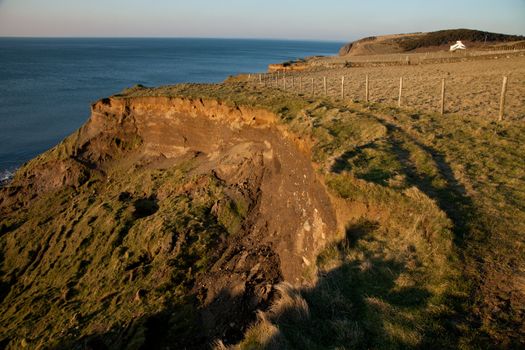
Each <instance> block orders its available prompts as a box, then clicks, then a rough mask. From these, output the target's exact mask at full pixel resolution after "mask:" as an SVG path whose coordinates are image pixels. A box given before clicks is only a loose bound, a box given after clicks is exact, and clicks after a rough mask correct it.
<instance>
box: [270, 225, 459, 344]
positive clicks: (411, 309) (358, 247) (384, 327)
mask: <svg viewBox="0 0 525 350" xmlns="http://www.w3.org/2000/svg"><path fill="white" fill-rule="evenodd" d="M377 227H378V226H377V223H374V222H371V221H362V222H359V223H358V224H356V225H353V226H350V227H348V228H347V230H346V238H345V239H343V240H342V241H340V242H337V243H335V244H334V245H332V246H331V247H328V248H327V249H326V250H325V251H324V252H323V253H321V254H320V256H319V261H318V263H319V264H320V266H322V265H323V264H324V263H326V261H327V260H330V259H336V260H339V261H340V262H341V263H340V265H339V266H338V267H336V268H334V269H331V270H329V271H327V272H325V273H322V274H321V275H320V278H319V281H318V283H317V284H316V285H315V286H314V287H313V288H310V289H306V290H302V291H300V294H301V296H302V298H304V299H305V300H306V301H307V303H308V306H309V310H308V311H309V313H308V317H303V318H302V319H300V320H298V319H297V317H295V318H294V317H292V316H293V315H294V314H295V315H296V314H297V310H295V309H294V308H287V309H286V308H285V309H284V310H281V311H280V312H279V313H278V315H274V316H273V318H274V319H272V321H273V322H274V323H275V324H276V325H277V326H278V328H279V330H280V334H279V335H278V336H279V337H282V338H284V343H286V344H287V345H288V346H287V347H288V348H292V349H343V348H344V349H383V348H385V349H410V348H412V349H415V348H425V349H447V348H455V347H456V346H457V342H456V337H455V335H454V334H453V333H451V332H450V331H449V330H447V327H446V326H443V324H442V323H443V319H442V317H443V316H445V315H442V314H439V312H436V313H434V316H433V317H430V318H427V317H422V316H421V314H422V312H423V310H424V309H426V308H427V306H428V304H429V303H430V299H431V298H432V297H433V295H432V293H431V292H430V291H428V290H427V289H425V288H424V287H423V286H418V285H406V286H400V285H399V283H397V282H396V281H397V280H398V279H399V278H401V277H402V275H403V274H406V273H409V272H408V268H407V266H406V264H405V263H403V262H400V261H396V260H393V259H389V258H385V256H384V255H383V254H382V253H381V251H380V250H376V249H373V250H372V249H367V248H365V245H363V244H360V242H365V241H372V240H373V237H372V235H371V233H372V232H373V231H374V230H376V229H377ZM367 246H370V247H372V246H373V245H367ZM352 251H354V252H356V251H358V252H359V253H360V254H361V253H362V255H363V256H362V258H360V259H349V258H348V257H350V256H352V255H351V254H350V253H351V252H352ZM289 320H293V322H290V321H289ZM440 332H443V333H442V334H440ZM268 343H270V344H272V343H273V344H277V343H279V341H277V340H274V341H270V342H268ZM280 343H283V341H282V340H281V341H280ZM263 348H265V347H263ZM267 348H271V347H267Z"/></svg>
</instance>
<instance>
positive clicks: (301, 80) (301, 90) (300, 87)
mask: <svg viewBox="0 0 525 350" xmlns="http://www.w3.org/2000/svg"><path fill="white" fill-rule="evenodd" d="M299 92H303V76H302V75H301V77H300V78H299Z"/></svg>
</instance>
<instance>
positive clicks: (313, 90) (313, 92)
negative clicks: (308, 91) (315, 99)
mask: <svg viewBox="0 0 525 350" xmlns="http://www.w3.org/2000/svg"><path fill="white" fill-rule="evenodd" d="M314 95H315V89H314V78H312V96H314Z"/></svg>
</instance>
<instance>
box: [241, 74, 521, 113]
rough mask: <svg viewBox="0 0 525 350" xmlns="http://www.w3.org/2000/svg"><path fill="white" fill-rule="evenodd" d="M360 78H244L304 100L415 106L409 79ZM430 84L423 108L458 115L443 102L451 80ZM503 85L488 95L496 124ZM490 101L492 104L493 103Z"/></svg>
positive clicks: (502, 104) (504, 91) (505, 80)
mask: <svg viewBox="0 0 525 350" xmlns="http://www.w3.org/2000/svg"><path fill="white" fill-rule="evenodd" d="M360 78H361V80H359V77H352V76H348V75H341V76H340V77H338V78H335V77H333V75H332V76H331V77H328V76H323V75H319V74H317V75H315V76H312V75H311V74H310V73H303V72H275V73H264V74H249V75H248V81H249V82H251V83H255V84H256V85H257V86H261V87H272V88H277V89H280V90H283V91H287V92H291V93H297V94H301V95H303V96H306V97H334V98H341V99H342V100H345V99H351V100H355V101H364V102H380V103H386V104H394V102H395V104H396V105H397V107H408V108H410V107H419V105H418V103H412V104H411V103H410V101H409V100H408V99H407V97H406V94H407V91H408V90H409V89H410V86H407V84H406V82H407V80H408V81H410V77H405V76H401V77H399V78H398V79H399V80H398V84H397V86H393V83H394V82H393V81H392V79H382V78H372V77H370V76H369V74H366V75H365V77H364V79H363V77H360ZM427 83H428V82H427ZM376 84H377V86H382V87H383V88H382V89H381V93H377V87H376V92H375V94H374V95H371V92H370V90H371V86H374V85H376ZM414 84H417V82H416V83H413V84H412V85H414ZM434 84H435V89H432V90H433V92H430V91H429V92H427V94H434V97H432V96H431V97H430V98H428V97H427V101H426V102H427V103H426V106H427V107H429V105H433V106H434V109H432V108H426V109H427V110H429V111H433V112H438V113H439V114H441V115H444V114H446V113H449V112H453V113H454V112H458V110H452V111H450V110H449V109H447V104H448V103H447V102H448V101H449V100H452V96H451V94H450V92H449V85H453V81H452V79H450V78H441V79H436V80H435V81H434ZM499 84H501V83H499ZM507 85H508V77H507V76H504V77H503V83H502V85H500V86H501V92H500V93H499V96H498V94H494V93H492V95H493V97H492V99H493V100H494V101H499V104H498V108H494V107H493V108H492V109H493V110H494V116H496V113H498V114H497V119H498V120H499V121H501V120H503V119H504V117H505V108H506V106H505V104H506V101H507V99H506V95H507V90H508V89H507ZM427 90H428V89H427ZM379 95H382V96H379ZM385 96H386V97H385ZM481 100H486V98H481ZM494 101H492V102H491V104H492V105H494V103H496V102H494ZM485 102H486V101H485ZM448 106H449V108H450V104H448ZM496 109H497V111H496ZM524 117H525V115H524Z"/></svg>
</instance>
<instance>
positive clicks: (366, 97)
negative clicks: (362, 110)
mask: <svg viewBox="0 0 525 350" xmlns="http://www.w3.org/2000/svg"><path fill="white" fill-rule="evenodd" d="M368 97H369V95H368V74H367V75H366V79H365V102H368Z"/></svg>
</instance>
